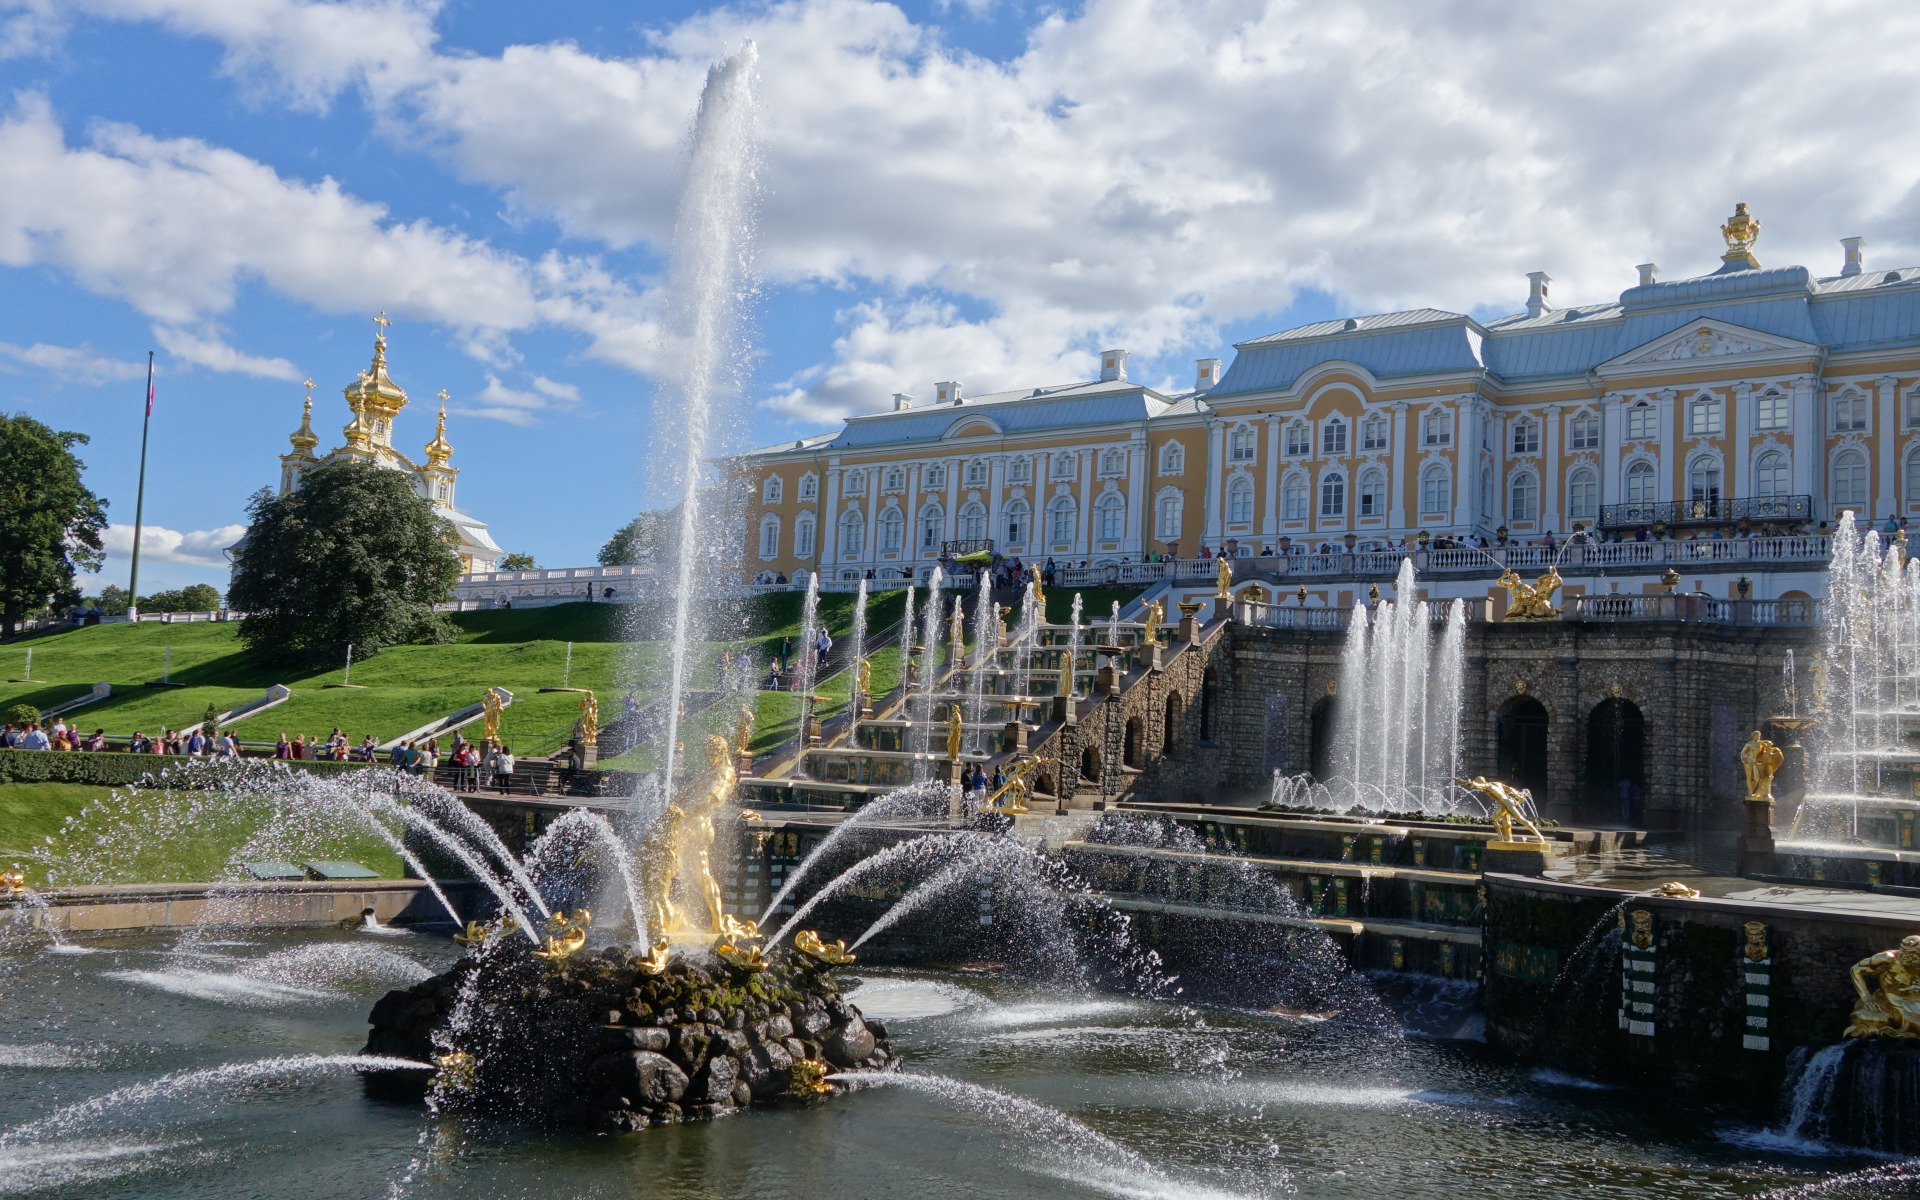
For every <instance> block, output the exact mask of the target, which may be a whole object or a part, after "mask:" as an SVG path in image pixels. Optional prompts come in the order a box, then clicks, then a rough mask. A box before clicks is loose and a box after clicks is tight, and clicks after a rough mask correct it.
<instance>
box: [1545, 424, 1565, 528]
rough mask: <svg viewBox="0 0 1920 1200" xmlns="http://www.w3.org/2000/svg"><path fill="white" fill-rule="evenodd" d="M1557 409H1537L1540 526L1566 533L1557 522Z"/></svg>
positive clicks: (1558, 507) (1558, 513) (1558, 494)
mask: <svg viewBox="0 0 1920 1200" xmlns="http://www.w3.org/2000/svg"><path fill="white" fill-rule="evenodd" d="M1563 419H1564V418H1563V416H1562V414H1561V410H1560V406H1559V405H1558V404H1549V405H1547V406H1546V407H1545V408H1543V409H1541V410H1540V423H1541V424H1542V425H1543V426H1545V428H1544V429H1542V430H1541V440H1540V527H1541V528H1542V529H1552V530H1556V531H1558V532H1561V533H1565V532H1566V526H1564V525H1562V524H1561V523H1560V422H1561V421H1562V420H1563Z"/></svg>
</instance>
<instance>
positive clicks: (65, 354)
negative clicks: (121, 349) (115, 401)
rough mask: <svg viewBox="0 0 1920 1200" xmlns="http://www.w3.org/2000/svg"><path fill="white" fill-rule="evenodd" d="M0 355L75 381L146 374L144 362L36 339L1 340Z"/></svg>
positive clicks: (108, 380) (92, 381)
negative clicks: (31, 341) (24, 342)
mask: <svg viewBox="0 0 1920 1200" xmlns="http://www.w3.org/2000/svg"><path fill="white" fill-rule="evenodd" d="M0 358H8V359H12V360H13V361H14V362H16V363H19V364H21V365H22V366H27V367H36V368H38V369H40V370H42V371H45V372H47V373H48V374H49V375H58V376H61V377H63V378H65V379H67V380H71V381H73V382H76V383H85V384H101V383H115V382H120V381H124V380H128V379H138V378H140V376H142V375H144V374H146V370H147V364H145V363H138V362H122V361H121V360H119V359H115V358H108V357H107V356H106V355H104V354H99V353H96V352H95V351H94V349H93V347H91V346H86V345H81V346H49V345H47V344H46V343H45V342H35V343H34V344H33V345H31V346H16V345H14V344H13V343H12V342H0Z"/></svg>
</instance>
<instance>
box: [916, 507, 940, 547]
mask: <svg viewBox="0 0 1920 1200" xmlns="http://www.w3.org/2000/svg"><path fill="white" fill-rule="evenodd" d="M919 524H920V553H922V554H938V553H939V552H940V543H941V542H943V541H945V540H946V536H947V510H946V509H944V508H942V507H941V506H940V505H939V504H926V505H922V506H921V508H920V521H919Z"/></svg>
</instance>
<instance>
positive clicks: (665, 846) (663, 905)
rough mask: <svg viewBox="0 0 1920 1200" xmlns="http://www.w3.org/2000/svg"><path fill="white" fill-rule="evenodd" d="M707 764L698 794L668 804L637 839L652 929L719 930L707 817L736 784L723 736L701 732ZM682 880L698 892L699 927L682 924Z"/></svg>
mask: <svg viewBox="0 0 1920 1200" xmlns="http://www.w3.org/2000/svg"><path fill="white" fill-rule="evenodd" d="M707 765H708V766H710V767H711V768H712V769H713V773H712V774H711V775H710V776H708V778H707V781H706V783H705V784H704V785H702V786H701V787H700V790H699V793H698V794H697V795H696V796H695V797H694V798H693V800H692V801H691V802H690V803H688V804H687V805H685V806H682V805H679V804H668V805H667V808H666V811H665V812H663V813H661V814H660V819H659V820H657V821H655V822H654V824H653V828H652V829H650V830H649V831H648V832H647V836H646V838H645V839H644V840H643V841H642V843H641V846H640V850H639V853H638V857H639V859H640V868H641V878H642V879H644V880H645V883H646V889H647V921H648V924H649V925H650V926H651V928H652V931H653V933H654V934H655V935H656V936H658V935H666V934H675V933H709V934H714V935H721V934H723V933H724V932H725V930H726V928H727V926H726V921H727V916H726V913H725V912H724V911H722V908H721V897H720V885H719V884H718V883H716V882H714V878H713V869H712V862H711V857H710V853H711V850H712V848H713V821H714V818H715V817H716V816H718V815H719V814H720V810H721V809H723V808H725V807H726V806H727V805H729V804H731V803H732V802H733V799H734V791H735V789H736V788H737V787H738V786H739V783H740V773H739V772H738V771H737V770H736V769H735V768H734V765H733V754H732V751H731V749H730V748H729V747H728V745H727V739H726V738H723V737H721V736H720V735H719V734H717V733H716V734H709V735H708V736H707ZM682 883H686V884H688V885H690V886H692V887H694V888H696V889H698V891H699V893H700V897H701V899H702V900H703V901H704V902H705V904H706V909H707V920H706V923H705V925H704V927H694V926H690V925H689V924H688V914H687V913H685V912H684V911H682V909H681V907H680V904H679V901H678V900H677V899H676V898H675V895H674V893H675V890H676V888H677V887H679V885H680V884H682Z"/></svg>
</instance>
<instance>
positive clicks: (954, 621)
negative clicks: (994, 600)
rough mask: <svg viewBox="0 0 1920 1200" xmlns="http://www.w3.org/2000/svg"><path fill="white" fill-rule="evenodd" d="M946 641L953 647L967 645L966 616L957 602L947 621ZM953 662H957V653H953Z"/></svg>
mask: <svg viewBox="0 0 1920 1200" xmlns="http://www.w3.org/2000/svg"><path fill="white" fill-rule="evenodd" d="M947 641H949V642H951V643H953V645H954V646H955V647H960V646H964V645H966V644H967V614H966V613H964V612H962V611H961V609H960V604H959V602H958V601H955V602H954V606H953V616H951V617H950V618H948V620H947ZM954 659H955V661H958V660H959V651H958V650H957V649H956V650H955V651H954Z"/></svg>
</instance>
